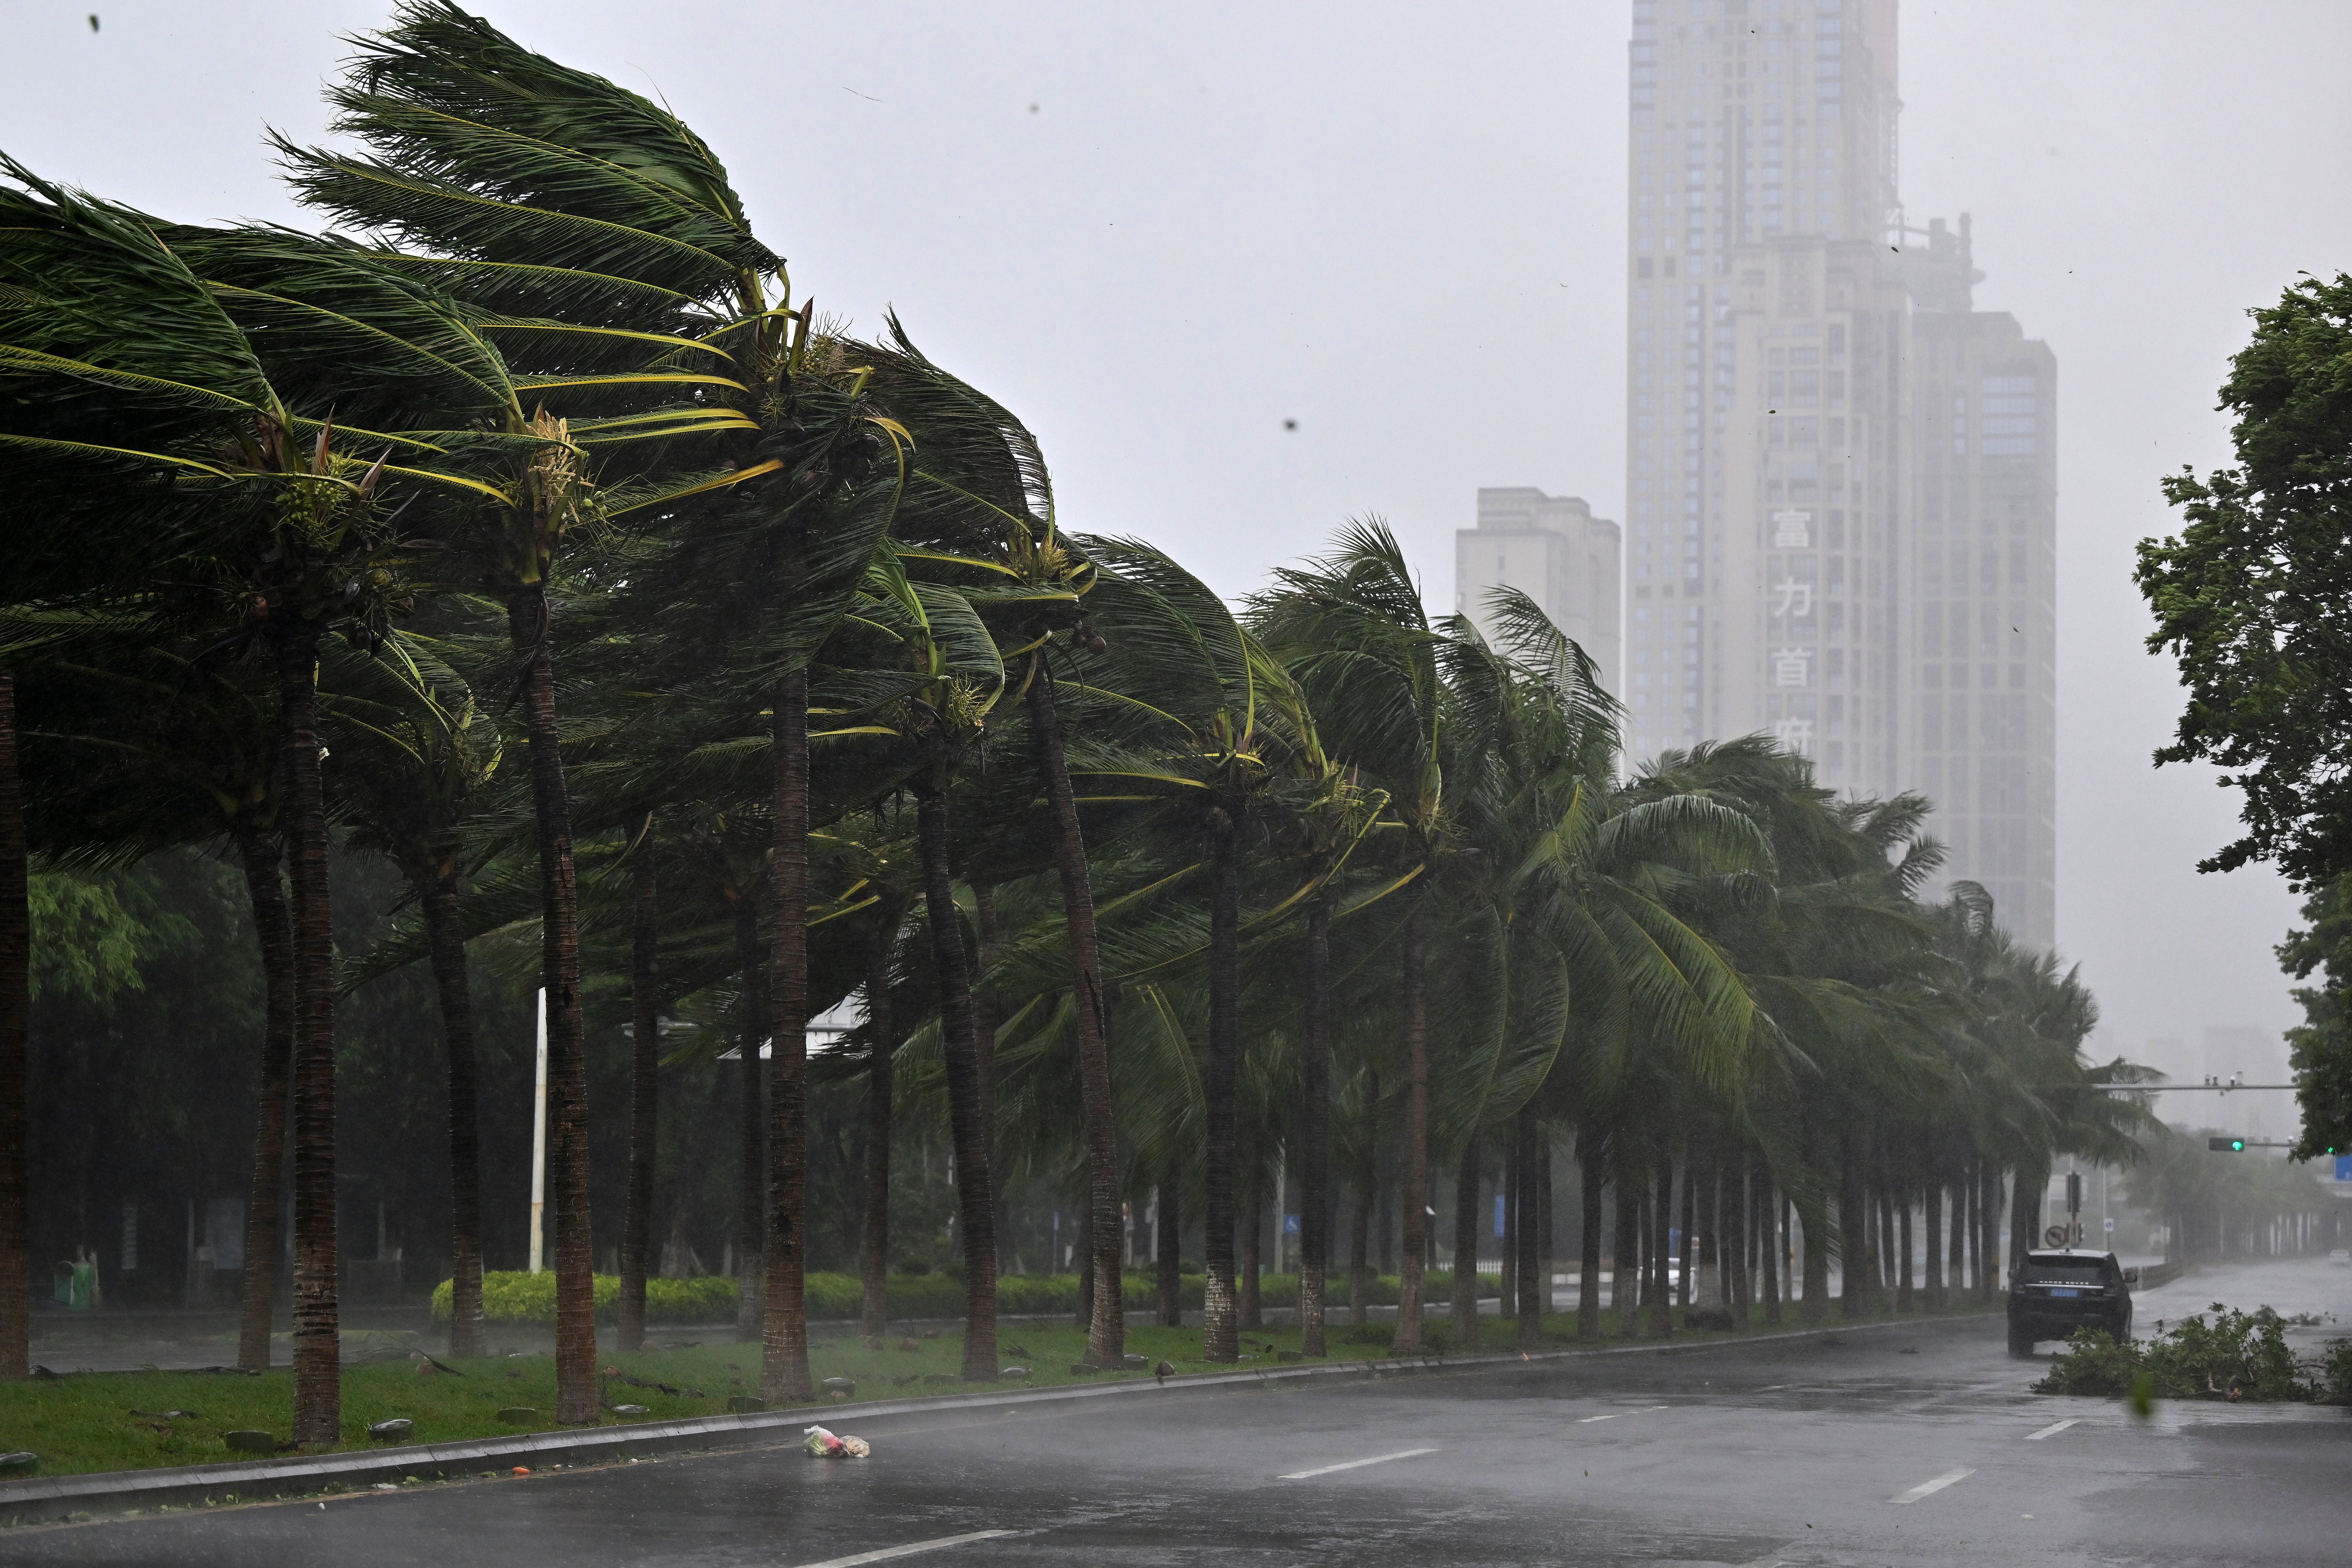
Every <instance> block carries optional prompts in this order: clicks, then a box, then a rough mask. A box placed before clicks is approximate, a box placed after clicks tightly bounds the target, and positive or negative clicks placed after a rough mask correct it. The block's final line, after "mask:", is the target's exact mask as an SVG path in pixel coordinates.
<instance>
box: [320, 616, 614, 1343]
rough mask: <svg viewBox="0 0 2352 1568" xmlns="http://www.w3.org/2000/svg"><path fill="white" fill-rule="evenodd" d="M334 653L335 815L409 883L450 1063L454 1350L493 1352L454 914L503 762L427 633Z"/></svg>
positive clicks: (468, 1011) (467, 1024) (470, 1026)
mask: <svg viewBox="0 0 2352 1568" xmlns="http://www.w3.org/2000/svg"><path fill="white" fill-rule="evenodd" d="M325 651H326V654H327V658H325V660H324V664H323V668H324V670H325V679H326V683H327V687H328V695H327V698H326V721H327V724H328V728H329V732H330V735H331V739H332V740H333V742H334V744H333V746H332V748H331V754H332V755H333V757H334V758H335V765H334V766H333V767H332V768H331V770H330V771H329V774H328V782H329V787H330V790H331V794H332V795H333V796H334V798H335V800H336V801H337V804H338V805H340V806H341V810H340V811H339V812H338V816H341V817H342V818H343V819H344V820H347V821H349V822H350V823H352V826H353V828H354V832H353V834H352V837H351V839H350V840H349V842H351V843H352V845H353V846H354V847H362V848H368V849H373V850H374V851H376V852H377V853H379V854H382V855H383V856H385V857H386V858H389V859H390V860H391V861H392V862H393V863H394V865H395V866H397V867H399V868H400V871H401V874H402V875H403V876H404V877H405V878H406V879H408V884H409V887H410V889H411V891H412V893H413V895H414V897H415V900H416V907H417V910H418V912H419V915H420V917H421V921H422V924H423V927H424V931H425V944H426V949H427V956H428V960H429V962H430V964H431V968H432V973H433V984H434V992H435V996H436V1001H437V1003H438V1004H439V1008H440V1014H441V1029H442V1042H443V1048H444V1050H445V1051H446V1057H447V1116H448V1128H449V1199H450V1217H449V1281H450V1309H451V1310H450V1317H449V1352H450V1354H452V1355H453V1356H481V1355H488V1353H489V1341H488V1332H489V1328H488V1320H487V1318H486V1317H485V1315H484V1310H483V1304H482V1194H481V1158H480V1144H481V1134H480V1130H479V1121H480V1110H479V1106H478V1102H477V1094H476V1089H475V1083H476V1080H477V1078H478V1068H477V1065H476V1056H475V1049H474V1006H473V993H472V987H471V984H470V983H469V982H468V980H467V964H466V939H465V930H464V925H463V922H462V921H461V919H460V915H459V908H458V905H459V898H460V884H461V880H462V876H463V871H464V856H463V848H462V846H461V843H460V831H459V829H460V817H461V815H462V814H463V813H464V811H465V810H466V809H467V801H468V797H469V796H471V795H476V794H478V792H479V790H480V789H481V786H482V785H483V784H485V783H486V782H487V781H488V778H489V776H490V774H491V773H493V772H494V771H495V770H496V769H497V767H498V765H499V756H500V752H501V748H500V744H499V734H498V731H497V728H496V726H495V725H494V724H492V723H491V722H489V721H488V719H486V718H485V717H484V716H483V715H482V714H481V713H480V712H479V710H478V708H477V706H476V702H475V699H474V694H473V691H472V690H471V689H470V688H469V687H468V686H467V684H466V683H465V681H464V680H463V679H462V678H461V677H460V676H459V675H458V674H457V671H456V670H455V669H453V668H451V666H450V665H449V664H448V663H447V662H446V658H444V657H443V654H442V652H441V651H440V650H438V649H436V647H434V646H433V645H432V643H431V642H429V641H427V640H426V639H424V638H421V637H415V636H409V635H401V636H394V637H387V638H386V639H384V640H383V642H382V643H380V644H378V645H376V646H375V647H373V648H370V649H361V648H352V647H348V646H340V647H339V646H336V645H330V646H329V647H328V648H327V649H326V650H325ZM640 1337H642V1336H640Z"/></svg>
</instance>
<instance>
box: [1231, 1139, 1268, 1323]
mask: <svg viewBox="0 0 2352 1568" xmlns="http://www.w3.org/2000/svg"><path fill="white" fill-rule="evenodd" d="M1239 1187H1240V1194H1241V1198H1242V1202H1241V1212H1240V1215H1239V1216H1238V1220H1239V1223H1238V1226H1237V1231H1238V1237H1237V1238H1238V1240H1239V1242H1240V1247H1241V1273H1240V1275H1239V1277H1238V1283H1239V1286H1240V1289H1239V1290H1238V1291H1237V1294H1238V1295H1239V1296H1240V1298H1241V1326H1242V1327H1243V1328H1245V1329H1262V1328H1264V1327H1265V1310H1264V1307H1263V1305H1262V1303H1261V1301H1260V1298H1259V1294H1258V1287H1259V1284H1260V1283H1261V1281H1260V1279H1259V1271H1260V1269H1261V1268H1263V1267H1264V1265H1265V1191H1264V1188H1265V1175H1264V1174H1263V1173H1262V1171H1261V1170H1260V1168H1259V1166H1258V1163H1257V1162H1256V1161H1255V1160H1253V1161H1251V1162H1250V1164H1249V1171H1248V1174H1247V1175H1246V1176H1244V1177H1243V1178H1242V1180H1241V1182H1240V1183H1239Z"/></svg>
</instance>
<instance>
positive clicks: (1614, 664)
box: [1454, 486, 1623, 692]
mask: <svg viewBox="0 0 2352 1568" xmlns="http://www.w3.org/2000/svg"><path fill="white" fill-rule="evenodd" d="M1620 552H1621V541H1620V539H1619V537H1618V531H1617V525H1616V524H1615V523H1613V522H1612V521H1609V520H1608V519H1607V518H1605V517H1595V516H1593V515H1592V509H1591V507H1590V506H1587V505H1586V504H1585V503H1584V500H1582V498H1580V497H1578V496H1549V495H1546V494H1544V492H1543V491H1541V490H1539V489H1532V488H1529V487H1526V486H1521V487H1517V488H1513V489H1481V490H1480V491H1479V492H1478V526H1477V527H1475V528H1465V529H1461V530H1458V531H1455V533H1454V609H1455V610H1456V611H1457V612H1458V613H1460V614H1462V615H1465V616H1468V617H1469V618H1470V619H1471V621H1472V622H1473V623H1474V624H1475V625H1476V626H1477V627H1478V629H1479V631H1480V632H1481V633H1482V634H1483V635H1485V636H1486V638H1487V640H1489V641H1493V640H1494V638H1495V630H1494V623H1493V620H1492V618H1491V616H1490V615H1489V613H1488V605H1487V595H1489V593H1490V592H1491V591H1492V590H1494V589H1495V588H1496V587H1502V586H1507V587H1512V588H1517V590H1519V592H1521V593H1523V594H1525V595H1527V596H1528V597H1529V598H1530V599H1533V600H1534V601H1535V602H1536V603H1537V604H1538V605H1541V606H1542V607H1543V611H1544V614H1546V615H1548V616H1550V617H1551V619H1552V624H1553V625H1554V626H1558V627H1559V629H1560V630H1562V631H1564V632H1566V633H1567V634H1568V635H1569V636H1570V637H1572V638H1574V639H1575V640H1576V642H1577V644H1578V645H1579V646H1580V647H1582V648H1583V649H1584V651H1585V653H1586V655H1587V656H1588V657H1590V658H1591V660H1592V662H1593V664H1594V666H1595V667H1596V668H1598V669H1599V670H1600V673H1601V686H1602V688H1603V689H1606V690H1609V691H1612V692H1614V691H1617V690H1619V689H1620V688H1619V685H1618V679H1619V678H1618V670H1619V668H1620V667H1619V641H1618V621H1617V616H1618V592H1619V588H1618V584H1620V582H1621V581H1622V574H1623V566H1622V563H1621V561H1620V559H1619V556H1620Z"/></svg>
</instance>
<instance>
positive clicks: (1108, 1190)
mask: <svg viewBox="0 0 2352 1568" xmlns="http://www.w3.org/2000/svg"><path fill="white" fill-rule="evenodd" d="M889 325H890V334H889V343H888V345H887V347H878V346H865V347H861V348H860V350H859V351H858V357H859V358H861V359H865V360H869V361H871V362H872V363H874V364H875V366H876V392H877V397H878V398H879V399H880V401H881V402H882V403H883V404H884V405H886V406H887V407H888V409H889V410H890V412H891V414H892V416H893V417H894V418H895V419H896V420H897V421H898V424H899V425H900V426H902V427H903V428H904V429H905V430H906V432H907V434H908V442H909V445H910V448H911V453H912V457H911V463H910V467H909V471H908V484H907V489H906V492H905V495H904V497H903V499H902V500H901V502H900V505H899V508H898V515H897V518H896V520H895V521H894V524H893V532H894V535H895V536H896V537H897V538H898V539H900V540H902V541H904V542H905V550H904V552H903V553H904V559H905V560H906V561H907V563H908V567H909V569H910V570H913V571H918V572H920V573H922V574H926V575H934V576H941V577H944V578H945V579H946V580H948V581H950V582H952V583H954V584H958V585H959V586H961V587H962V588H963V589H964V590H965V592H966V595H967V598H968V601H969V602H970V603H971V605H972V606H973V607H974V608H975V609H976V610H978V611H980V612H981V614H982V617H983V618H984V619H986V620H988V621H990V622H991V623H992V626H994V627H995V629H996V630H997V633H998V637H999V640H1000V644H1001V645H1002V646H1003V647H1005V648H1006V650H1007V651H1006V655H1005V657H1007V658H1016V657H1021V656H1023V655H1025V656H1026V658H1025V660H1024V665H1023V667H1022V676H1021V683H1022V686H1023V688H1024V694H1025V703H1024V707H1025V713H1026V717H1027V720H1028V728H1029V736H1030V741H1031V744H1032V747H1033V750H1034V758H1035V763H1036V768H1037V778H1038V783H1039V784H1040V786H1041V788H1042V792H1043V794H1044V795H1045V806H1046V810H1047V813H1048V815H1049V817H1050V821H1051V824H1052V853H1053V858H1054V866H1055V875H1056V878H1057V879H1058V881H1059V884H1060V888H1061V893H1062V910H1063V924H1064V934H1065V938H1066V944H1067V949H1068V963H1069V969H1070V995H1071V997H1072V1000H1073V1012H1072V1015H1071V1023H1072V1026H1073V1032H1074V1035H1075V1037H1076V1056H1077V1069H1078V1073H1077V1076H1078V1100H1079V1109H1080V1117H1081V1122H1082V1126H1083V1128H1084V1138H1085V1146H1086V1171H1087V1225H1086V1233H1087V1239H1088V1246H1089V1247H1090V1248H1091V1253H1090V1259H1089V1264H1088V1268H1087V1274H1088V1277H1089V1279H1090V1280H1091V1282H1092V1285H1093V1295H1092V1298H1091V1300H1089V1301H1088V1303H1087V1309H1086V1310H1087V1361H1088V1362H1089V1363H1093V1364H1095V1365H1097V1366H1106V1367H1108V1366H1117V1365H1118V1364H1119V1363H1120V1361H1121V1359H1122V1356H1123V1354H1124V1351H1125V1345H1126V1321H1127V1310H1126V1303H1125V1302H1124V1300H1122V1299H1121V1294H1120V1286H1119V1268H1118V1255H1119V1241H1120V1234H1121V1226H1120V1218H1119V1182H1118V1123H1117V1119H1116V1115H1115V1112H1114V1096H1113V1091H1112V1085H1111V1073H1110V1047H1109V1027H1110V1000H1109V997H1108V994H1107V993H1106V991H1105V989H1104V982H1103V969H1102V954H1101V951H1100V945H1099V941H1098V938H1097V930H1096V914H1095V900H1094V887H1093V879H1092V876H1091V874H1090V870H1089V867H1088V863H1087V841H1086V835H1085V831H1084V827H1083V826H1082V824H1081V822H1080V819H1079V813H1078V805H1077V798H1076V791H1075V789H1074V788H1073V786H1072V784H1071V779H1070V763H1069V748H1068V744H1067V742H1066V739H1065V736H1064V729H1063V724H1064V713H1063V710H1062V702H1061V698H1060V695H1059V694H1060V692H1061V690H1062V689H1064V688H1073V689H1074V694H1077V693H1079V692H1082V691H1083V682H1082V681H1080V680H1078V679H1077V678H1076V671H1075V670H1073V669H1071V668H1069V667H1068V666H1065V667H1064V670H1063V672H1062V673H1060V674H1058V675H1057V673H1056V670H1055V658H1056V657H1057V656H1058V655H1060V654H1061V653H1062V651H1063V650H1064V649H1066V650H1067V652H1068V655H1069V656H1070V657H1071V658H1073V659H1075V658H1077V657H1078V656H1079V655H1081V654H1082V653H1083V652H1085V651H1087V650H1089V649H1090V650H1092V651H1094V652H1096V653H1100V652H1101V651H1102V650H1103V648H1104V647H1105V646H1106V645H1105V644H1104V642H1103V639H1102V637H1101V636H1100V635H1099V633H1098V632H1097V631H1096V630H1095V628H1094V627H1093V626H1092V625H1091V624H1090V623H1089V622H1088V621H1087V618H1086V609H1085V605H1086V595H1087V594H1088V593H1089V592H1090V591H1091V589H1092V588H1093V586H1094V584H1095V582H1096V574H1095V569H1094V565H1093V563H1091V562H1090V561H1089V560H1088V558H1087V554H1086V553H1085V552H1084V551H1083V550H1082V549H1078V548H1073V547H1071V546H1070V545H1069V544H1068V543H1066V542H1065V541H1064V540H1063V539H1062V538H1061V537H1060V536H1059V535H1058V533H1057V531H1056V528H1055V520H1054V503H1053V489H1052V482H1051V479H1050V478H1049V477H1048V475H1047V473H1046V470H1045V458H1044V455H1043V453H1042V452H1041V451H1040V450H1039V449H1038V446H1037V441H1036V437H1034V436H1033V435H1032V434H1031V433H1030V431H1029V430H1028V429H1027V428H1026V427H1025V426H1024V425H1022V423H1021V422H1020V421H1019V420H1018V419H1017V418H1015V417H1014V416H1013V414H1012V413H1011V412H1010V411H1008V410H1007V409H1005V408H1004V407H1003V405H1001V404H999V403H997V402H996V401H995V400H994V399H992V398H990V397H988V396H987V395H984V394H982V393H981V392H979V391H977V390H976V389H974V388H973V387H971V386H970V385H969V384H966V383H964V382H962V381H961V380H959V379H958V378H956V377H955V376H953V375H950V374H948V373H947V372H945V371H944V370H942V369H940V367H939V366H938V365H936V364H934V363H932V362H931V361H930V360H929V358H927V357H926V356H925V355H924V354H923V353H921V351H920V350H919V349H918V348H916V346H915V345H914V343H913V342H912V340H911V339H909V338H908V335H907V333H906V331H905V330H904V329H903V328H902V327H901V326H900V324H899V323H898V320H897V319H896V318H895V317H893V318H892V319H891V321H890V323H889ZM985 887H986V884H985V882H984V881H982V882H975V884H974V892H975V898H974V902H975V905H976V907H977V912H978V913H979V914H980V916H981V921H980V923H981V925H982V947H983V950H985V949H986V947H988V946H989V945H991V944H990V943H989V942H988V940H987V939H988V935H989V932H988V931H987V927H988V926H989V924H990V923H991V922H990V921H989V919H988V912H989V909H990V905H991V902H992V900H991V899H990V897H989V896H988V895H987V894H986V892H985V891H984V889H985ZM986 961H987V960H986V954H985V952H984V951H983V955H982V963H983V967H984V966H985V964H986ZM994 1022H995V1021H994V1020H993V1019H992V1018H990V1019H987V1020H986V1021H985V1022H984V1023H983V1024H982V1026H981V1027H980V1030H979V1036H980V1044H981V1048H982V1058H983V1059H982V1077H981V1093H982V1101H983V1103H984V1104H985V1103H987V1102H988V1101H989V1100H990V1099H991V1096H992V1074H991V1073H990V1072H989V1070H988V1067H989V1064H988V1061H987V1060H986V1058H987V1057H988V1056H989V1055H990V1054H991V1053H992V1048H993V1044H994V1041H993V1033H994V1028H993V1026H994Z"/></svg>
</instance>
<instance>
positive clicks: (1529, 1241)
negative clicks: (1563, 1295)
mask: <svg viewBox="0 0 2352 1568" xmlns="http://www.w3.org/2000/svg"><path fill="white" fill-rule="evenodd" d="M1511 1133H1512V1142H1513V1143H1514V1144H1515V1145H1517V1154H1518V1161H1517V1164H1518V1168H1519V1183H1518V1185H1519V1201H1518V1211H1519V1226H1518V1230H1519V1234H1518V1236H1517V1237H1516V1238H1515V1240H1516V1243H1517V1246H1516V1249H1515V1250H1516V1251H1517V1256H1518V1277H1519V1281H1518V1282H1519V1300H1518V1309H1519V1348H1520V1349H1521V1350H1528V1349H1531V1348H1533V1347H1534V1346H1535V1345H1537V1344H1538V1343H1540V1342H1541V1341H1542V1339H1543V1289H1542V1287H1541V1285H1540V1284H1539V1283H1538V1280H1537V1278H1536V1277H1537V1275H1538V1274H1539V1273H1541V1272H1542V1265H1541V1262H1540V1258H1541V1254H1542V1250H1543V1249H1542V1247H1540V1246H1539V1245H1538V1237H1537V1232H1538V1229H1539V1228H1540V1224H1539V1222H1540V1218H1541V1215H1542V1214H1543V1202H1542V1200H1541V1198H1540V1197H1539V1196H1538V1194H1537V1192H1536V1184H1537V1181H1538V1173H1539V1171H1540V1169H1541V1167H1542V1164H1543V1162H1542V1161H1541V1160H1539V1159H1538V1158H1537V1157H1536V1113H1535V1109H1534V1108H1533V1107H1532V1106H1526V1105H1523V1106H1521V1107H1519V1110H1518V1114H1517V1116H1516V1117H1515V1118H1514V1119H1513V1121H1512V1128H1511Z"/></svg>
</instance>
